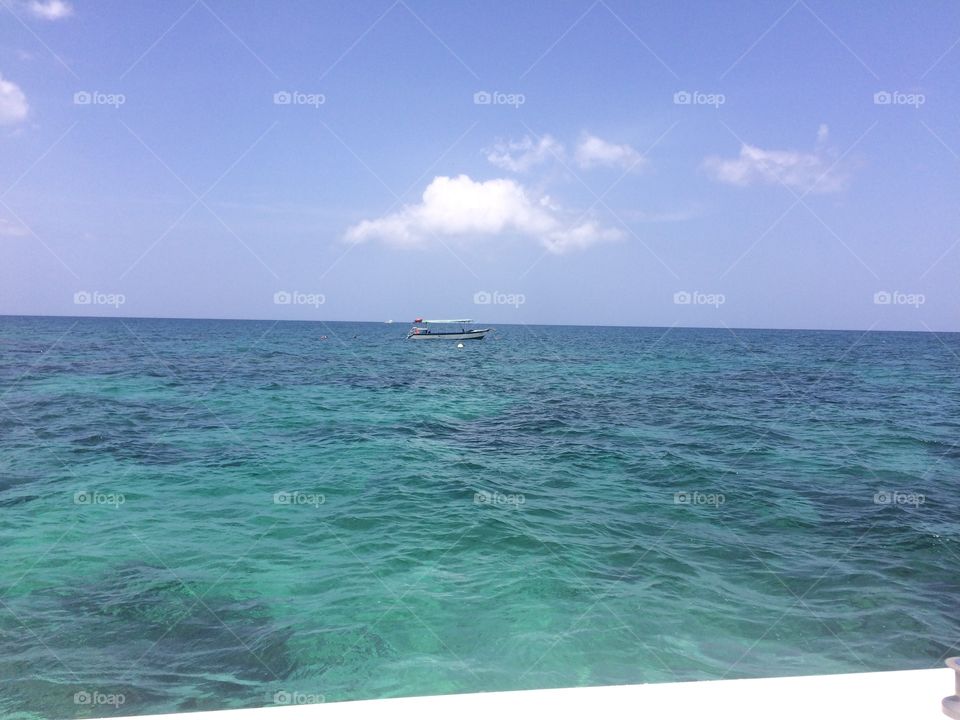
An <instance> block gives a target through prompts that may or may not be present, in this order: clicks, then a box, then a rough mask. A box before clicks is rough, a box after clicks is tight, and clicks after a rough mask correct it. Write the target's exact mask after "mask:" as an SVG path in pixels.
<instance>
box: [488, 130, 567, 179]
mask: <svg viewBox="0 0 960 720" xmlns="http://www.w3.org/2000/svg"><path fill="white" fill-rule="evenodd" d="M563 156H564V148H563V144H562V143H560V142H558V141H557V140H555V139H554V138H553V137H551V136H550V135H544V136H543V137H542V138H540V140H538V141H534V140H533V138H531V137H530V136H529V135H528V136H526V137H525V138H523V140H520V141H519V142H515V141H513V140H511V141H509V142H503V141H500V142H497V144H495V145H494V146H493V147H492V148H491V149H490V150H488V151H487V160H488V161H490V162H491V163H493V164H494V165H496V166H497V167H499V168H503V169H504V170H509V171H510V172H515V173H523V172H527V171H528V170H530V169H531V168H532V167H534V166H535V165H541V164H543V163H545V162H547V161H548V160H551V159H554V158H563Z"/></svg>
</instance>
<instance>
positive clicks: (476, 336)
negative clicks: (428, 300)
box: [407, 318, 493, 340]
mask: <svg viewBox="0 0 960 720" xmlns="http://www.w3.org/2000/svg"><path fill="white" fill-rule="evenodd" d="M413 323H414V324H413V327H412V328H410V332H409V333H407V340H483V338H484V336H485V335H486V334H487V333H488V332H490V331H491V330H492V329H493V328H482V329H478V330H471V329H470V328H468V327H467V325H470V324H471V323H473V320H424V319H423V318H417V319H416V320H414V321H413ZM430 325H459V326H460V329H459V330H441V329H434V328H432V327H429V326H430Z"/></svg>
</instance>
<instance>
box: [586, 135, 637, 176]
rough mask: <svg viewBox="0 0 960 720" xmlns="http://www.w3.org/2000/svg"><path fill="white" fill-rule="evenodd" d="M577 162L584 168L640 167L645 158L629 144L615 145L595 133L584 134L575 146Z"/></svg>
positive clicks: (626, 168)
mask: <svg viewBox="0 0 960 720" xmlns="http://www.w3.org/2000/svg"><path fill="white" fill-rule="evenodd" d="M576 160H577V164H578V165H579V166H580V167H581V168H584V169H588V168H592V167H598V166H600V167H622V168H624V169H625V170H629V169H631V168H640V167H642V166H643V165H644V164H645V163H646V159H645V158H644V157H643V155H641V154H640V153H638V152H637V151H636V150H634V149H633V148H632V147H630V146H629V145H615V144H613V143H610V142H607V141H606V140H603V139H601V138H598V137H597V136H596V135H584V136H583V138H582V139H581V140H580V144H579V145H578V146H577V153H576Z"/></svg>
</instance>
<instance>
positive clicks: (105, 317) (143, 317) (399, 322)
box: [0, 313, 960, 335]
mask: <svg viewBox="0 0 960 720" xmlns="http://www.w3.org/2000/svg"><path fill="white" fill-rule="evenodd" d="M0 318H59V319H64V320H194V321H218V322H277V323H281V322H298V323H322V324H326V323H370V324H374V325H404V324H408V323H409V324H412V323H413V322H414V321H413V320H395V321H391V322H387V321H386V320H329V319H318V320H310V319H307V318H230V317H170V316H153V315H42V314H40V315H36V314H29V315H20V314H11V313H0ZM499 324H500V325H506V326H523V327H583V328H589V327H608V328H633V329H647V330H728V331H733V330H769V331H777V332H861V333H864V334H866V333H871V332H876V333H881V332H883V333H918V334H924V335H938V334H951V335H955V334H958V333H960V329H958V330H901V329H896V330H889V329H874V328H817V327H792V328H776V327H743V326H737V327H734V326H730V325H720V326H712V325H678V324H673V325H613V324H604V323H598V324H596V325H584V324H580V323H542V322H541V323H524V322H512V323H511V322H506V323H499Z"/></svg>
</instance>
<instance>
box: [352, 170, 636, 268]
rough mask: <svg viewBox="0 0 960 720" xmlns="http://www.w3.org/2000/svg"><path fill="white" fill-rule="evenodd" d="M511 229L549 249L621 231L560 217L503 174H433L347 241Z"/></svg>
mask: <svg viewBox="0 0 960 720" xmlns="http://www.w3.org/2000/svg"><path fill="white" fill-rule="evenodd" d="M510 233H513V234H517V235H522V236H525V237H529V238H532V239H535V240H537V241H538V242H539V243H540V244H541V245H543V246H544V247H545V248H546V249H547V250H549V251H550V252H553V253H558V254H559V253H563V252H566V251H567V250H573V249H581V248H585V247H588V246H590V245H593V244H595V243H597V242H601V241H604V240H615V239H617V238H619V237H621V235H622V234H621V233H620V231H618V230H615V229H611V228H603V227H601V226H600V225H598V224H597V223H595V222H593V221H586V222H579V223H577V224H574V223H570V222H567V221H565V220H564V218H563V217H562V214H561V210H560V208H558V207H556V206H553V205H551V203H550V199H549V198H548V197H546V196H544V197H542V198H539V199H537V200H532V199H531V198H530V196H529V194H528V193H527V190H526V189H525V188H524V187H523V186H522V185H520V184H519V183H517V182H515V181H514V180H511V179H508V178H498V179H495V180H486V181H483V182H481V181H475V180H472V179H470V178H469V177H468V176H466V175H459V176H457V177H455V178H450V177H445V176H439V177H435V178H434V179H433V181H432V182H431V183H430V184H429V185H428V186H427V188H426V190H424V191H423V199H422V202H420V203H417V204H415V205H407V206H405V207H404V208H403V209H402V210H400V211H398V212H395V213H392V214H390V215H386V216H384V217H381V218H377V219H374V220H364V221H362V222H360V223H358V224H357V225H354V226H353V227H351V228H349V229H348V230H347V233H346V239H347V240H349V241H352V242H364V241H367V240H381V241H383V242H385V243H388V244H390V245H394V246H397V247H403V248H410V247H425V246H427V245H428V244H429V242H430V241H431V240H435V239H436V238H439V237H443V236H446V237H462V238H468V237H470V238H473V239H477V238H480V237H496V236H500V235H505V234H510Z"/></svg>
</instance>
